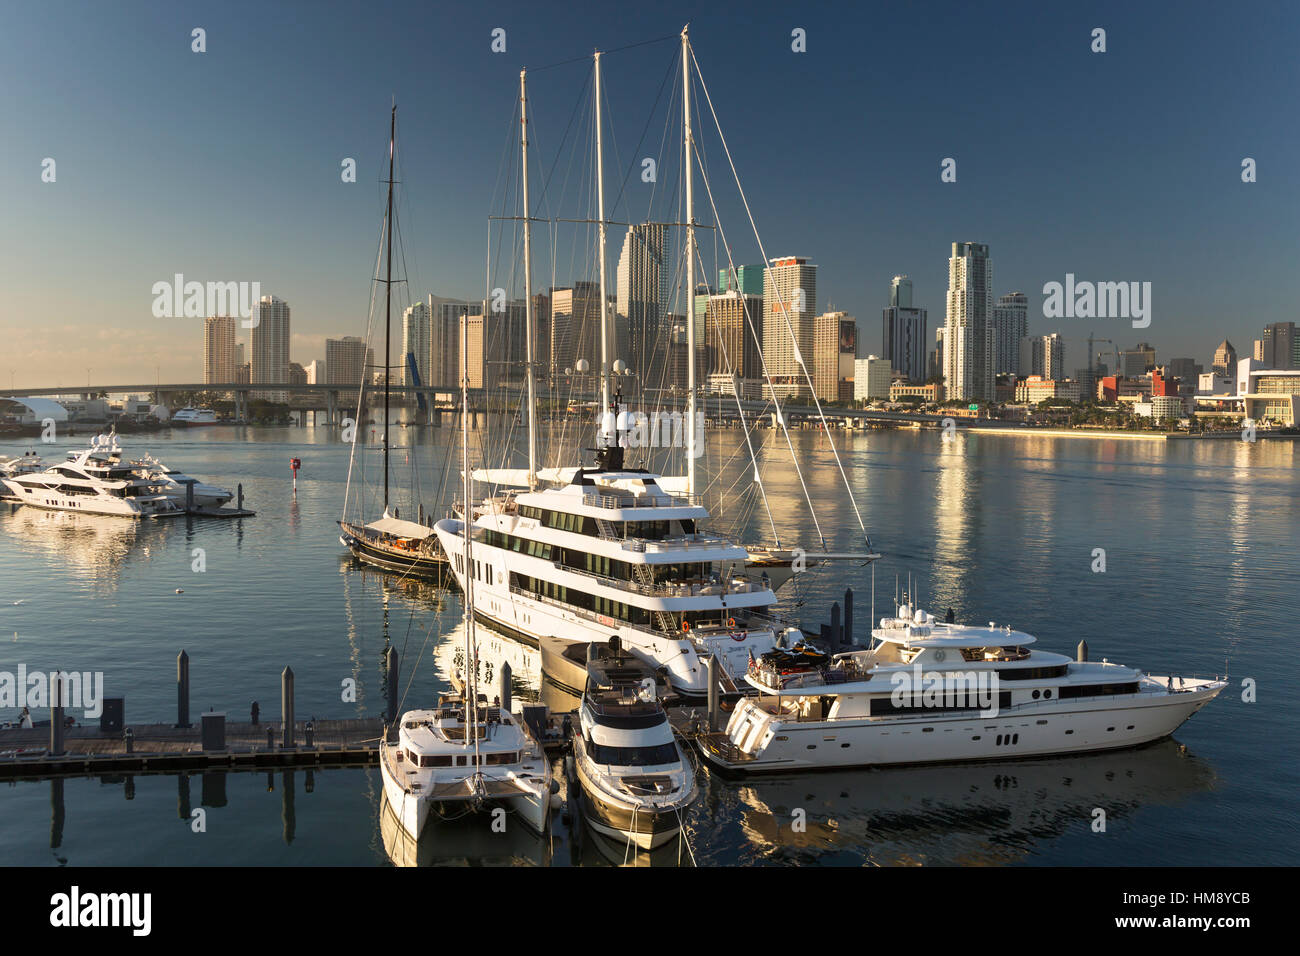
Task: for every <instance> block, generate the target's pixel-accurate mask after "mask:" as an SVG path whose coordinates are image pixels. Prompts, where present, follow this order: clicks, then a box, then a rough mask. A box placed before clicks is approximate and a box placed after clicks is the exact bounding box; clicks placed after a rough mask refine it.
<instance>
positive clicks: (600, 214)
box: [596, 50, 609, 421]
mask: <svg viewBox="0 0 1300 956" xmlns="http://www.w3.org/2000/svg"><path fill="white" fill-rule="evenodd" d="M600 98H601V93H600V51H599V50H597V51H596V203H597V210H596V218H597V220H598V222H599V223H600V226H599V228H600V415H601V421H604V416H605V415H606V414H607V413H608V412H609V322H608V320H607V319H606V316H605V304H606V300H607V296H606V293H605V160H604V156H605V154H604V152H603V149H602V146H601V140H600V127H601V119H600Z"/></svg>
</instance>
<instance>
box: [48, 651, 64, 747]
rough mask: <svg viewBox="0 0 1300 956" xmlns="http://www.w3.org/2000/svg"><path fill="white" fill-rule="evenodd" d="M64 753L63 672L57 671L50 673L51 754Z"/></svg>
mask: <svg viewBox="0 0 1300 956" xmlns="http://www.w3.org/2000/svg"><path fill="white" fill-rule="evenodd" d="M63 753H64V750H63V673H62V672H61V671H55V672H54V673H53V674H51V675H50V754H51V755H52V756H55V757H59V756H62V755H63Z"/></svg>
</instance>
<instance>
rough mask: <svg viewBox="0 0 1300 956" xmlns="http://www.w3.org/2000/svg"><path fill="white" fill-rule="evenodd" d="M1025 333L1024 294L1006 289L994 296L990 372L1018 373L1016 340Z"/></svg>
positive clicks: (1027, 324)
mask: <svg viewBox="0 0 1300 956" xmlns="http://www.w3.org/2000/svg"><path fill="white" fill-rule="evenodd" d="M1028 334H1029V299H1028V297H1027V296H1026V295H1025V294H1024V293H1023V292H1008V293H1007V294H1006V295H1003V296H998V302H997V305H995V306H994V307H993V374H994V376H998V375H1007V374H1012V375H1019V374H1021V371H1020V340H1021V339H1023V338H1024V337H1025V336H1026V335H1028ZM1024 374H1029V373H1028V372H1026V373H1024Z"/></svg>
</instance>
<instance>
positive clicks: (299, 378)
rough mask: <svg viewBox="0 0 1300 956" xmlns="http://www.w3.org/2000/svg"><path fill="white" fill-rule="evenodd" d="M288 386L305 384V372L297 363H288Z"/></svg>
mask: <svg viewBox="0 0 1300 956" xmlns="http://www.w3.org/2000/svg"><path fill="white" fill-rule="evenodd" d="M289 384H290V385H306V384H307V370H306V369H305V368H303V367H302V366H301V365H299V364H298V363H297V362H290V363H289Z"/></svg>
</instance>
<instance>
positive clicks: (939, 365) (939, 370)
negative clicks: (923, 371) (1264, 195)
mask: <svg viewBox="0 0 1300 956" xmlns="http://www.w3.org/2000/svg"><path fill="white" fill-rule="evenodd" d="M943 332H944V328H943V326H942V325H940V326H938V327H936V328H935V330H934V348H933V349H932V350H931V351H930V365H929V375H927V376H926V378H927V379H931V378H943V370H944V364H943Z"/></svg>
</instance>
